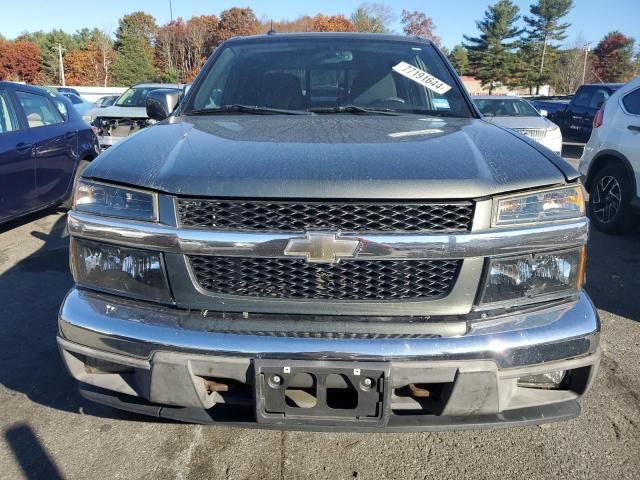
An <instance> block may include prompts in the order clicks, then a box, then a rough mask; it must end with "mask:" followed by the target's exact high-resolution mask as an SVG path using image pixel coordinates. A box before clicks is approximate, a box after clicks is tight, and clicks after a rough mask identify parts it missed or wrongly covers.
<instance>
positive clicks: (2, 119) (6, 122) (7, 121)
mask: <svg viewBox="0 0 640 480" xmlns="http://www.w3.org/2000/svg"><path fill="white" fill-rule="evenodd" d="M18 129H19V127H18V120H17V119H16V113H15V112H14V111H13V107H12V106H11V100H10V99H9V94H8V92H7V91H6V90H0V134H3V133H7V132H13V131H15V130H18Z"/></svg>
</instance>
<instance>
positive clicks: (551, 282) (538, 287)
mask: <svg viewBox="0 0 640 480" xmlns="http://www.w3.org/2000/svg"><path fill="white" fill-rule="evenodd" d="M584 263H585V247H580V248H574V249H571V250H563V251H559V252H549V253H538V254H535V255H524V256H519V257H511V258H494V259H492V260H491V261H490V263H489V269H488V272H487V277H486V279H485V283H484V289H483V292H482V297H481V300H480V303H481V304H482V305H487V304H492V303H500V302H506V301H508V302H511V304H518V303H526V302H528V301H530V300H532V299H533V300H535V299H536V298H538V297H548V296H554V295H555V296H562V295H566V294H568V293H572V292H577V291H578V290H580V289H581V288H582V283H583V279H584Z"/></svg>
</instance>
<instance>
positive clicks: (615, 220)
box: [579, 77, 640, 233]
mask: <svg viewBox="0 0 640 480" xmlns="http://www.w3.org/2000/svg"><path fill="white" fill-rule="evenodd" d="M579 168H580V173H581V174H582V175H583V176H584V177H585V186H586V188H587V190H588V192H589V194H590V198H589V212H590V216H591V222H592V223H593V225H594V226H595V228H597V229H598V230H601V231H603V232H608V233H624V232H627V231H629V230H630V229H631V228H633V227H634V226H637V225H638V222H637V218H636V217H637V215H638V213H639V209H640V77H638V78H636V79H635V80H632V81H630V82H629V83H627V84H626V85H625V86H624V87H622V88H620V89H619V90H617V91H616V92H615V93H613V94H612V95H611V96H610V97H609V99H608V100H607V101H606V103H605V104H604V105H603V106H602V107H601V108H600V110H599V111H598V113H597V114H596V117H595V118H594V120H593V131H592V132H591V137H590V138H589V142H588V143H587V145H586V147H585V148H584V153H583V154H582V158H581V159H580V167H579Z"/></svg>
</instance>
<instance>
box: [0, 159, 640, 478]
mask: <svg viewBox="0 0 640 480" xmlns="http://www.w3.org/2000/svg"><path fill="white" fill-rule="evenodd" d="M566 155H567V156H568V157H569V158H570V160H572V161H573V163H575V161H576V158H577V155H576V153H575V152H572V151H569V152H566ZM67 244H68V239H67V237H66V232H65V215H64V213H63V212H52V211H49V212H45V213H43V214H40V215H38V216H34V217H30V218H27V219H25V220H22V221H21V222H19V223H13V224H10V225H8V226H5V227H4V228H3V229H2V230H0V299H1V303H0V305H2V321H1V322H0V404H1V405H2V409H0V430H1V432H2V437H1V439H0V472H2V475H0V476H2V478H29V479H35V478H91V477H95V478H134V479H135V478H184V479H187V478H213V479H218V478H220V479H223V478H224V479H248V478H256V479H271V478H286V479H293V478H326V479H347V478H359V479H370V478H371V479H380V478H403V479H414V478H420V479H423V478H438V479H445V478H461V477H466V476H469V477H471V476H472V477H474V478H519V477H524V476H526V478H553V477H558V478H599V477H604V476H606V477H610V478H638V472H639V471H640V456H639V455H638V452H640V373H639V372H640V370H639V369H638V365H639V364H640V302H639V301H638V292H640V276H639V275H638V268H640V248H638V246H639V245H640V230H638V231H636V232H635V233H633V234H631V235H628V236H625V237H611V236H605V235H603V234H600V233H597V232H593V233H592V236H591V239H590V241H589V247H588V269H587V290H588V292H589V293H590V295H591V297H592V299H593V301H594V302H595V304H596V306H597V307H598V311H599V313H600V318H601V320H602V328H603V338H602V343H603V353H604V356H603V361H602V365H601V369H600V371H599V374H598V377H597V381H596V385H595V387H594V388H593V390H592V391H591V392H590V393H589V394H588V395H587V396H586V398H585V399H584V401H583V403H582V407H583V414H582V416H581V417H579V418H578V419H577V420H573V421H571V422H568V423H560V424H550V425H544V426H540V427H535V426H534V427H527V428H517V429H508V430H493V431H467V432H454V433H424V434H420V433H411V434H342V433H336V434H331V433H302V432H285V433H283V432H277V431H262V430H243V429H232V428H223V427H208V426H207V427H204V426H197V425H183V424H178V423H171V422H166V421H157V420H155V419H152V418H145V417H140V416H135V415H131V414H127V413H123V412H119V411H116V410H113V409H110V408H106V407H101V406H97V405H93V404H90V403H89V402H87V401H85V400H83V399H82V398H81V397H80V396H79V395H78V393H77V391H76V386H75V384H74V381H72V380H71V378H70V377H69V375H68V374H67V372H66V371H65V370H64V367H63V364H62V361H61V359H60V358H59V355H58V352H57V347H56V342H55V332H56V314H57V309H58V306H59V305H60V303H61V301H62V298H63V296H64V294H65V292H66V291H67V290H68V289H69V288H70V286H71V284H72V279H71V275H70V274H69V272H68V264H67Z"/></svg>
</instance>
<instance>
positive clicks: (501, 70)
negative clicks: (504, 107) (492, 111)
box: [463, 0, 523, 94]
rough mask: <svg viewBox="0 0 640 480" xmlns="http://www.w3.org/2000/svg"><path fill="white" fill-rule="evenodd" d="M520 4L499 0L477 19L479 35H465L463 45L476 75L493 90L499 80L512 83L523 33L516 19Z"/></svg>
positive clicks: (503, 82) (490, 91)
mask: <svg viewBox="0 0 640 480" xmlns="http://www.w3.org/2000/svg"><path fill="white" fill-rule="evenodd" d="M518 11H519V9H518V7H517V6H516V5H514V4H513V3H512V2H511V0H499V1H498V2H497V3H496V4H494V5H491V6H490V7H489V8H488V10H486V11H485V13H484V18H483V19H482V20H479V21H478V22H476V26H477V27H478V30H480V35H479V36H478V37H469V36H467V35H465V36H464V39H465V41H466V42H465V43H464V44H463V45H464V47H465V48H466V49H467V50H468V52H469V62H470V66H471V68H472V70H473V71H474V74H475V76H476V78H478V79H479V80H480V81H481V82H482V85H483V86H488V87H489V93H490V94H491V93H492V91H493V89H494V87H495V86H497V85H496V84H498V83H502V84H506V83H510V82H511V81H512V80H513V78H514V76H515V69H516V67H517V63H516V60H517V59H516V54H515V52H516V48H517V47H518V46H519V42H518V37H519V36H520V35H521V34H522V32H523V30H521V29H520V28H519V27H518V26H517V25H516V23H517V22H518V20H519V18H520V16H519V15H518Z"/></svg>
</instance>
